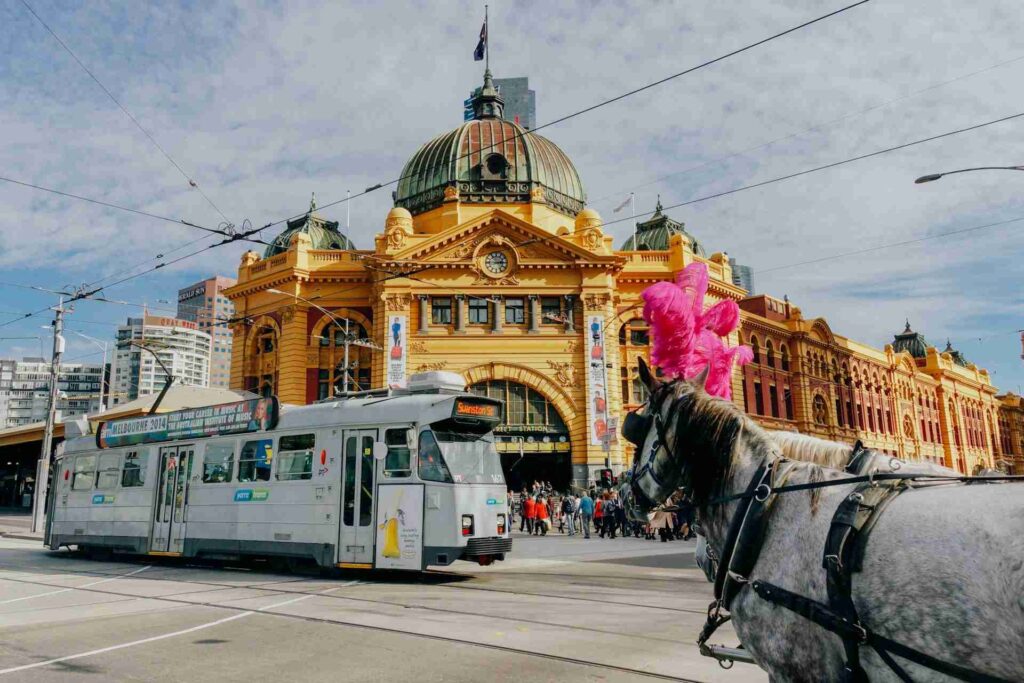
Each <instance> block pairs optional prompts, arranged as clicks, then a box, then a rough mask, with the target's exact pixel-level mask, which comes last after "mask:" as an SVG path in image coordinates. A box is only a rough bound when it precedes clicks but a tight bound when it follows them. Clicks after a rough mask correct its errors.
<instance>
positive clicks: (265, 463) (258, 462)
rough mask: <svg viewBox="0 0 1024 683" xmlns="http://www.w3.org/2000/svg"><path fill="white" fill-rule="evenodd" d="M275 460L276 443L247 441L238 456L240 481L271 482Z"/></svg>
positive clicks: (271, 441) (266, 440) (267, 440)
mask: <svg viewBox="0 0 1024 683" xmlns="http://www.w3.org/2000/svg"><path fill="white" fill-rule="evenodd" d="M273 460H274V441H273V440H272V439H259V440H258V441H246V442H245V445H244V446H242V452H241V454H240V455H239V456H238V481H270V465H271V462H273Z"/></svg>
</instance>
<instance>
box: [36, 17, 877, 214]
mask: <svg viewBox="0 0 1024 683" xmlns="http://www.w3.org/2000/svg"><path fill="white" fill-rule="evenodd" d="M23 1H24V0H23ZM868 2H870V0H859V1H858V2H855V3H853V4H850V5H846V6H845V7H841V8H839V9H837V10H834V11H832V12H829V13H827V14H823V15H821V16H819V17H816V18H814V19H811V20H809V21H805V22H804V23H802V24H798V25H797V26H793V27H791V28H788V29H786V30H784V31H780V32H778V33H775V34H773V35H770V36H768V37H767V38H762V39H761V40H758V41H757V42H754V43H750V44H748V45H745V46H743V47H741V48H738V49H736V50H733V51H731V52H727V53H725V54H723V55H720V56H718V57H715V58H714V59H709V60H707V61H705V62H701V63H700V64H697V65H696V66H692V67H690V68H688V69H684V70H683V71H680V72H678V73H675V74H672V75H670V76H666V77H664V78H661V79H659V80H657V81H652V82H651V83H648V84H646V85H642V86H640V87H639V88H634V89H633V90H630V91H628V92H625V93H622V94H621V95H616V96H615V97H611V98H609V99H606V100H602V101H601V102H598V103H596V104H592V105H590V106H589V107H585V108H583V109H580V110H578V111H575V112H572V113H571V114H566V115H565V116H562V117H559V118H557V119H554V120H552V121H548V122H547V123H544V124H542V125H540V126H537V127H536V128H533V129H532V130H529V131H524V132H523V133H516V134H515V135H513V136H511V137H510V138H502V140H501V143H507V142H514V141H515V140H517V139H520V138H525V137H526V136H528V135H531V134H533V133H536V132H537V131H539V130H543V129H545V128H548V127H550V126H554V125H556V124H559V123H563V122H565V121H568V120H570V119H573V118H576V117H577V116H581V115H583V114H586V113H589V112H592V111H594V110H596V109H600V108H601V107H605V106H607V105H609V104H613V103H615V102H619V101H621V100H624V99H626V98H627V97H632V96H633V95H636V94H638V93H641V92H644V91H646V90H649V89H651V88H654V87H657V86H659V85H663V84H665V83H667V82H669V81H671V80H674V79H676V78H680V77H681V76H686V75H687V74H691V73H693V72H694V71H697V70H699V69H703V68H705V67H708V66H711V65H713V64H716V63H718V62H721V61H724V60H726V59H729V58H730V57H735V56H736V55H738V54H741V53H744V52H747V51H749V50H752V49H754V48H756V47H760V46H761V45H764V44H765V43H769V42H771V41H773V40H776V39H778V38H782V37H784V36H786V35H789V34H790V33H794V32H796V31H799V30H800V29H803V28H807V27H808V26H811V25H813V24H816V23H818V22H821V21H824V20H826V19H830V18H832V17H834V16H836V15H839V14H842V13H843V12H846V11H849V10H851V9H853V8H855V7H859V6H860V5H864V4H867V3H868ZM474 154H475V152H470V153H467V154H464V155H462V156H459V157H456V158H454V159H446V160H444V161H443V162H438V163H436V164H432V165H430V166H427V167H424V168H422V169H420V170H418V171H416V172H415V173H412V174H410V175H407V176H399V177H398V178H394V179H392V180H388V181H385V182H379V183H377V184H376V185H371V186H369V187H367V188H366V189H365V190H363V191H362V192H357V193H356V194H353V195H350V196H346V197H345V198H344V199H338V200H335V201H333V202H328V203H326V204H322V205H320V207H319V208H320V209H321V210H323V209H328V208H330V207H332V206H337V205H338V204H344V203H346V202H350V201H352V200H353V199H358V198H359V197H363V196H366V195H368V194H370V193H371V192H376V191H377V190H379V189H381V188H384V187H389V186H391V185H394V184H396V183H399V182H401V181H403V180H406V179H407V178H412V177H414V176H417V175H422V174H424V173H428V172H432V171H433V170H434V169H436V168H440V167H442V166H448V165H449V164H454V163H457V162H459V161H462V160H463V159H468V158H470V157H471V156H473V155H474ZM304 215H305V213H299V214H295V215H294V216H290V217H288V218H282V219H280V220H277V221H274V222H273V223H268V224H267V225H265V226H263V227H264V228H270V227H273V226H275V225H280V224H281V223H285V222H287V221H290V220H294V219H296V218H301V217H302V216H304Z"/></svg>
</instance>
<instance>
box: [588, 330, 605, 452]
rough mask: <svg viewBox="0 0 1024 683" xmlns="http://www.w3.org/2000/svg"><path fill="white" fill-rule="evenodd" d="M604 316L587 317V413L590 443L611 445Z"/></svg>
mask: <svg viewBox="0 0 1024 683" xmlns="http://www.w3.org/2000/svg"><path fill="white" fill-rule="evenodd" d="M604 364H605V347H604V316H603V315H591V316H588V317H587V404H588V406H589V408H590V410H588V411H587V413H588V415H589V420H590V443H591V445H593V446H605V445H607V444H608V443H609V441H608V439H609V437H610V433H609V431H608V386H607V385H608V382H607V376H608V375H607V371H606V369H605V365H604Z"/></svg>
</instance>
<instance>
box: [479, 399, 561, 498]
mask: <svg viewBox="0 0 1024 683" xmlns="http://www.w3.org/2000/svg"><path fill="white" fill-rule="evenodd" d="M469 390H470V391H471V392H473V393H474V394H477V395H479V396H488V397H490V398H497V399H500V400H502V401H504V402H505V420H504V422H503V423H502V424H501V425H499V426H498V427H497V428H496V429H495V430H494V433H495V437H496V441H497V448H498V452H499V453H500V454H501V466H502V469H503V470H504V472H505V481H506V482H507V483H508V487H509V488H510V489H513V490H516V491H518V490H520V489H522V488H523V487H524V486H528V485H529V484H532V483H533V482H534V481H547V482H551V485H552V486H553V487H554V488H555V489H557V490H559V491H564V490H566V489H568V488H569V484H570V482H571V480H572V446H571V442H570V439H569V430H568V428H567V427H566V425H565V420H563V419H562V416H561V415H560V414H559V413H558V410H557V409H556V408H555V405H554V404H553V403H552V402H551V401H549V400H548V399H547V397H546V396H544V395H543V394H541V393H540V392H539V391H537V390H536V389H533V388H531V387H528V386H526V385H525V384H520V383H518V382H514V381H512V380H507V379H495V380H486V381H484V382H477V383H476V384H473V385H471V386H470V388H469Z"/></svg>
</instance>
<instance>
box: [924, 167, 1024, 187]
mask: <svg viewBox="0 0 1024 683" xmlns="http://www.w3.org/2000/svg"><path fill="white" fill-rule="evenodd" d="M971 171H1024V166H976V167H974V168H961V169H959V170H957V171H944V172H943V173H929V174H928V175H923V176H921V177H920V178H918V179H917V180H915V181H914V183H916V184H917V185H921V184H922V183H930V182H932V181H933V180H938V179H939V178H941V177H942V176H947V175H953V174H954V173H970V172H971Z"/></svg>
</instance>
